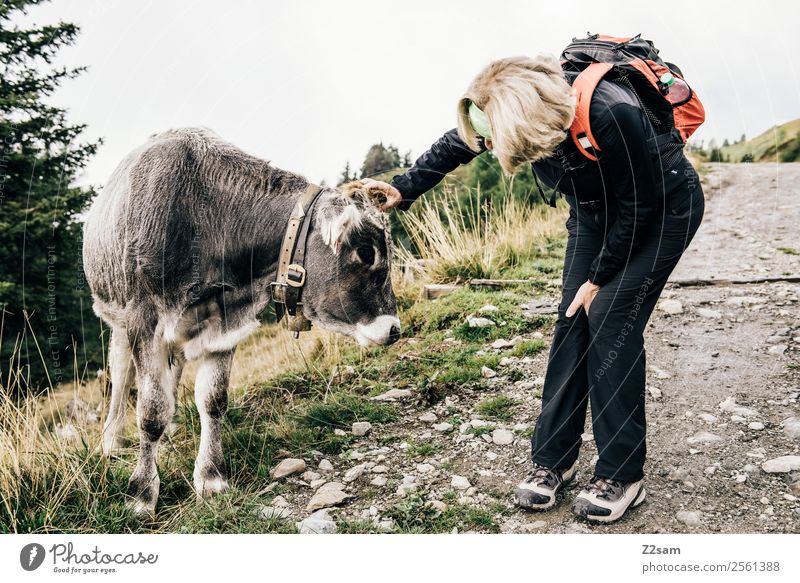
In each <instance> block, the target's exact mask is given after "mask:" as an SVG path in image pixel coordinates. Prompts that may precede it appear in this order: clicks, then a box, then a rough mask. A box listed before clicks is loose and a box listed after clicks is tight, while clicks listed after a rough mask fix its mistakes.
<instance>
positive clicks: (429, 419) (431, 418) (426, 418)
mask: <svg viewBox="0 0 800 583" xmlns="http://www.w3.org/2000/svg"><path fill="white" fill-rule="evenodd" d="M417 419H419V420H420V421H422V422H423V423H436V420H437V419H438V417H437V416H436V413H434V412H433V411H428V412H427V413H423V414H422V415H420V416H419V417H417Z"/></svg>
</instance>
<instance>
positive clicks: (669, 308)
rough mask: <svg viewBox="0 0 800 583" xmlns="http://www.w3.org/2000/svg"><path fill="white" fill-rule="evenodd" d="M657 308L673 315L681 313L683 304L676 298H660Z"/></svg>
mask: <svg viewBox="0 0 800 583" xmlns="http://www.w3.org/2000/svg"><path fill="white" fill-rule="evenodd" d="M658 309H659V310H661V311H662V312H664V313H665V314H669V315H671V316H675V315H677V314H682V313H683V304H682V303H681V302H679V301H678V300H661V301H660V302H659V303H658Z"/></svg>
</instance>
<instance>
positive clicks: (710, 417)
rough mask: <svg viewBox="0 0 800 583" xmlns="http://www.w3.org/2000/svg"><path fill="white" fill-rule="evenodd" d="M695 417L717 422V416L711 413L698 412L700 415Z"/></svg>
mask: <svg viewBox="0 0 800 583" xmlns="http://www.w3.org/2000/svg"><path fill="white" fill-rule="evenodd" d="M697 418H698V419H702V420H703V421H705V422H706V423H716V422H717V418H716V417H715V416H714V415H712V414H711V413H700V415H698V416H697Z"/></svg>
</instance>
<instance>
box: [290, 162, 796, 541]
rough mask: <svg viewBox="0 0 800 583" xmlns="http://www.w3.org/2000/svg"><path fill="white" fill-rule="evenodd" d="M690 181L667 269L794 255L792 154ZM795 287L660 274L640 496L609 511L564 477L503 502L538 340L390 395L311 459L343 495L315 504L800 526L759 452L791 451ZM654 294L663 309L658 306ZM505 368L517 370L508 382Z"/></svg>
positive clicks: (378, 511)
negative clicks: (688, 282) (695, 283)
mask: <svg viewBox="0 0 800 583" xmlns="http://www.w3.org/2000/svg"><path fill="white" fill-rule="evenodd" d="M705 182H706V196H707V210H706V217H705V221H704V223H703V226H702V227H701V229H700V231H699V233H698V235H697V237H696V239H695V241H694V242H693V244H692V247H691V249H690V250H689V251H688V252H687V255H686V256H685V257H684V259H683V260H682V262H681V264H680V265H679V267H678V269H677V270H676V273H675V274H674V277H673V280H680V279H694V278H715V279H727V278H743V277H755V276H763V275H771V276H778V275H781V274H784V275H785V274H793V275H800V261H798V259H800V258H799V257H798V256H797V255H792V254H791V253H792V252H793V251H795V252H796V251H797V250H800V237H798V234H797V232H798V231H797V225H798V224H800V165H797V164H784V165H781V166H774V165H721V166H720V167H718V168H716V169H715V170H713V171H712V172H711V174H709V175H708V176H707V177H706V179H705ZM798 297H800V284H789V283H771V284H761V285H735V286H728V287H720V286H714V287H692V288H685V287H675V286H673V285H670V286H668V289H667V290H665V293H664V296H663V299H662V304H660V305H659V308H658V309H657V311H656V313H655V314H654V316H653V318H652V320H651V323H650V329H649V330H648V333H647V351H648V394H647V415H648V454H649V455H648V463H647V465H646V468H645V472H646V480H647V490H648V498H647V502H646V503H645V504H643V505H642V506H640V507H639V508H637V509H636V510H635V511H633V512H631V513H630V514H629V516H627V517H626V518H625V519H623V520H622V521H620V522H618V523H617V524H614V525H609V526H593V525H587V524H585V523H581V522H578V521H576V520H575V518H574V516H573V515H572V513H571V511H570V505H571V499H572V497H573V496H574V494H575V493H576V492H577V490H576V489H575V487H573V489H572V490H571V491H567V492H566V495H565V499H564V500H563V502H562V504H561V505H560V506H559V507H558V508H557V509H555V510H553V511H551V512H548V513H544V514H538V513H527V512H523V511H520V510H518V509H516V508H515V507H514V506H513V504H512V502H511V494H512V492H513V490H514V487H515V485H516V483H517V482H518V480H519V479H520V478H521V477H522V476H523V475H524V473H525V472H526V471H527V469H528V467H529V461H528V460H529V454H530V445H529V441H528V437H529V435H530V433H531V428H532V423H533V421H534V420H535V418H536V415H538V412H539V409H540V403H541V401H540V391H541V383H542V376H543V374H544V370H545V362H546V352H547V351H546V350H545V351H543V352H541V353H540V354H538V355H536V356H535V357H532V358H530V357H528V358H523V359H520V358H506V359H504V361H503V362H502V363H501V366H500V367H498V369H497V371H496V372H497V376H495V377H493V378H490V379H488V381H489V383H490V389H489V390H488V391H487V390H472V389H470V388H468V387H467V388H464V390H463V391H460V392H459V393H458V394H457V395H452V396H450V397H448V398H447V399H446V401H444V402H442V403H439V404H438V405H435V406H434V407H432V408H431V409H428V410H423V409H420V408H419V407H418V406H417V405H415V404H414V403H413V402H411V400H410V399H405V400H404V399H403V398H400V399H399V400H398V401H396V403H397V405H398V406H399V408H400V409H401V411H402V412H403V417H402V419H401V420H400V421H398V422H396V423H392V424H389V425H384V426H381V427H380V428H379V430H376V431H374V432H373V433H370V434H369V435H367V436H366V437H363V438H361V439H360V440H359V441H358V442H357V447H356V448H355V449H354V450H352V451H351V452H349V453H348V454H347V455H346V456H343V457H340V458H335V459H331V460H329V461H331V462H332V464H333V471H332V473H331V471H330V469H329V468H327V467H326V468H325V469H328V473H327V474H326V475H325V476H324V477H325V479H328V480H337V481H340V482H341V483H342V484H343V488H344V490H345V491H346V492H347V493H348V494H350V495H352V496H354V497H353V498H351V499H350V501H349V503H348V504H346V505H345V506H343V507H340V508H330V509H329V510H328V512H329V513H330V514H329V516H330V517H332V518H333V519H334V520H335V521H336V522H338V523H345V522H350V523H352V522H354V521H362V523H363V522H367V523H372V524H373V525H375V527H376V528H385V529H393V528H394V523H393V521H392V519H391V518H390V516H391V515H392V514H394V515H395V516H396V511H395V512H394V513H393V512H390V511H389V509H390V508H395V509H396V508H397V507H398V505H400V506H402V505H403V504H407V505H410V506H409V509H408V511H409V512H412V513H413V512H419V511H420V510H419V508H416V509H415V508H413V504H412V503H411V502H410V501H411V500H412V499H414V498H415V497H416V496H421V497H422V499H423V500H424V501H426V502H427V503H429V504H430V503H431V501H435V502H434V504H435V505H436V506H438V507H440V508H444V506H442V504H448V505H451V506H452V505H459V506H458V507H459V508H465V509H466V508H477V509H480V510H481V511H482V512H483V514H481V515H479V516H477V518H475V519H474V520H472V521H471V523H470V524H472V528H474V530H476V531H486V530H490V531H492V530H493V531H497V530H500V531H501V532H593V531H601V532H648V533H652V532H765V531H766V532H800V502H799V501H798V497H800V471H799V470H800V465H798V466H797V467H795V468H794V469H793V470H792V471H785V472H778V473H767V472H766V471H765V470H764V469H763V468H762V464H764V462H766V461H767V460H770V459H773V458H777V457H780V456H788V455H792V456H797V455H798V454H800V421H795V422H793V421H791V420H790V421H789V422H787V423H784V421H785V420H787V419H789V418H795V419H796V418H800V407H799V406H798V392H799V391H800V370H798V354H799V353H800V302H799V301H798ZM664 300H671V302H668V303H667V304H666V305H664V304H663V301H664ZM675 301H678V302H680V307H679V308H678V307H677V306H676V305H675ZM670 303H672V304H673V306H672V308H673V310H672V311H675V312H677V313H673V314H669V313H667V311H665V310H664V309H662V308H664V307H670V306H669V304H670ZM544 340H545V341H548V342H549V339H548V338H546V337H545V338H544ZM486 350H487V352H492V351H495V349H493V348H490V347H487V348H486ZM514 369H517V370H518V371H521V372H522V373H523V374H519V372H518V373H516V377H517V378H521V379H522V380H517V381H516V382H512V380H511V378H510V377H511V376H512V375H511V374H510V372H511V371H512V370H514ZM487 374H490V373H487ZM500 395H504V396H507V397H510V398H511V399H513V400H515V401H516V406H514V407H513V408H509V409H508V417H507V418H506V419H505V420H504V421H503V422H492V421H487V420H486V416H484V418H482V416H481V415H480V410H479V409H478V404H479V403H480V402H482V401H486V399H487V398H492V397H497V396H500ZM532 413H533V414H532ZM423 414H424V415H423ZM587 431H590V428H588V427H587ZM584 437H585V444H584V446H585V447H584V448H583V451H582V452H581V461H580V470H579V474H578V479H577V481H576V486H577V485H581V484H583V483H584V482H585V481H586V480H588V479H589V478H590V477H591V468H592V458H593V456H594V455H595V453H596V450H595V447H594V443H593V441H592V440H591V435H590V434H588V433H587V434H585V435H584ZM796 461H797V463H798V464H800V457H799V458H797V460H796ZM324 466H326V464H324ZM768 467H769V466H768ZM779 469H780V468H779ZM324 473H325V472H323V471H322V470H316V469H314V470H313V471H312V473H310V474H306V475H304V481H299V480H298V481H297V483H296V485H297V488H293V489H292V491H287V492H285V495H284V496H281V498H280V499H279V500H278V501H277V502H278V506H281V505H286V506H287V507H288V509H289V511H290V512H291V513H292V515H293V516H294V517H295V518H296V519H297V520H300V519H302V518H304V517H306V516H308V514H309V512H308V511H307V510H306V509H305V505H306V504H307V502H308V500H309V499H310V498H311V496H312V494H313V489H312V488H309V487H308V485H307V484H308V483H309V482H311V481H313V480H314V479H315V477H316V478H317V479H318V480H319V478H320V475H315V474H324ZM416 500H417V503H419V500H420V498H416ZM423 514H424V513H423ZM323 518H325V516H323ZM425 520H430V521H434V520H435V512H434V513H430V514H425V516H424V518H422V519H421V521H422V522H421V527H422V528H423V529H427V525H425V524H424V521H425ZM462 530H463V529H462Z"/></svg>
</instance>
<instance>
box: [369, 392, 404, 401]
mask: <svg viewBox="0 0 800 583" xmlns="http://www.w3.org/2000/svg"><path fill="white" fill-rule="evenodd" d="M411 395H412V393H411V391H410V390H408V389H389V390H388V391H386V392H385V393H381V394H380V395H378V396H376V397H372V400H373V401H397V400H399V399H407V398H408V397H410V396H411Z"/></svg>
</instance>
